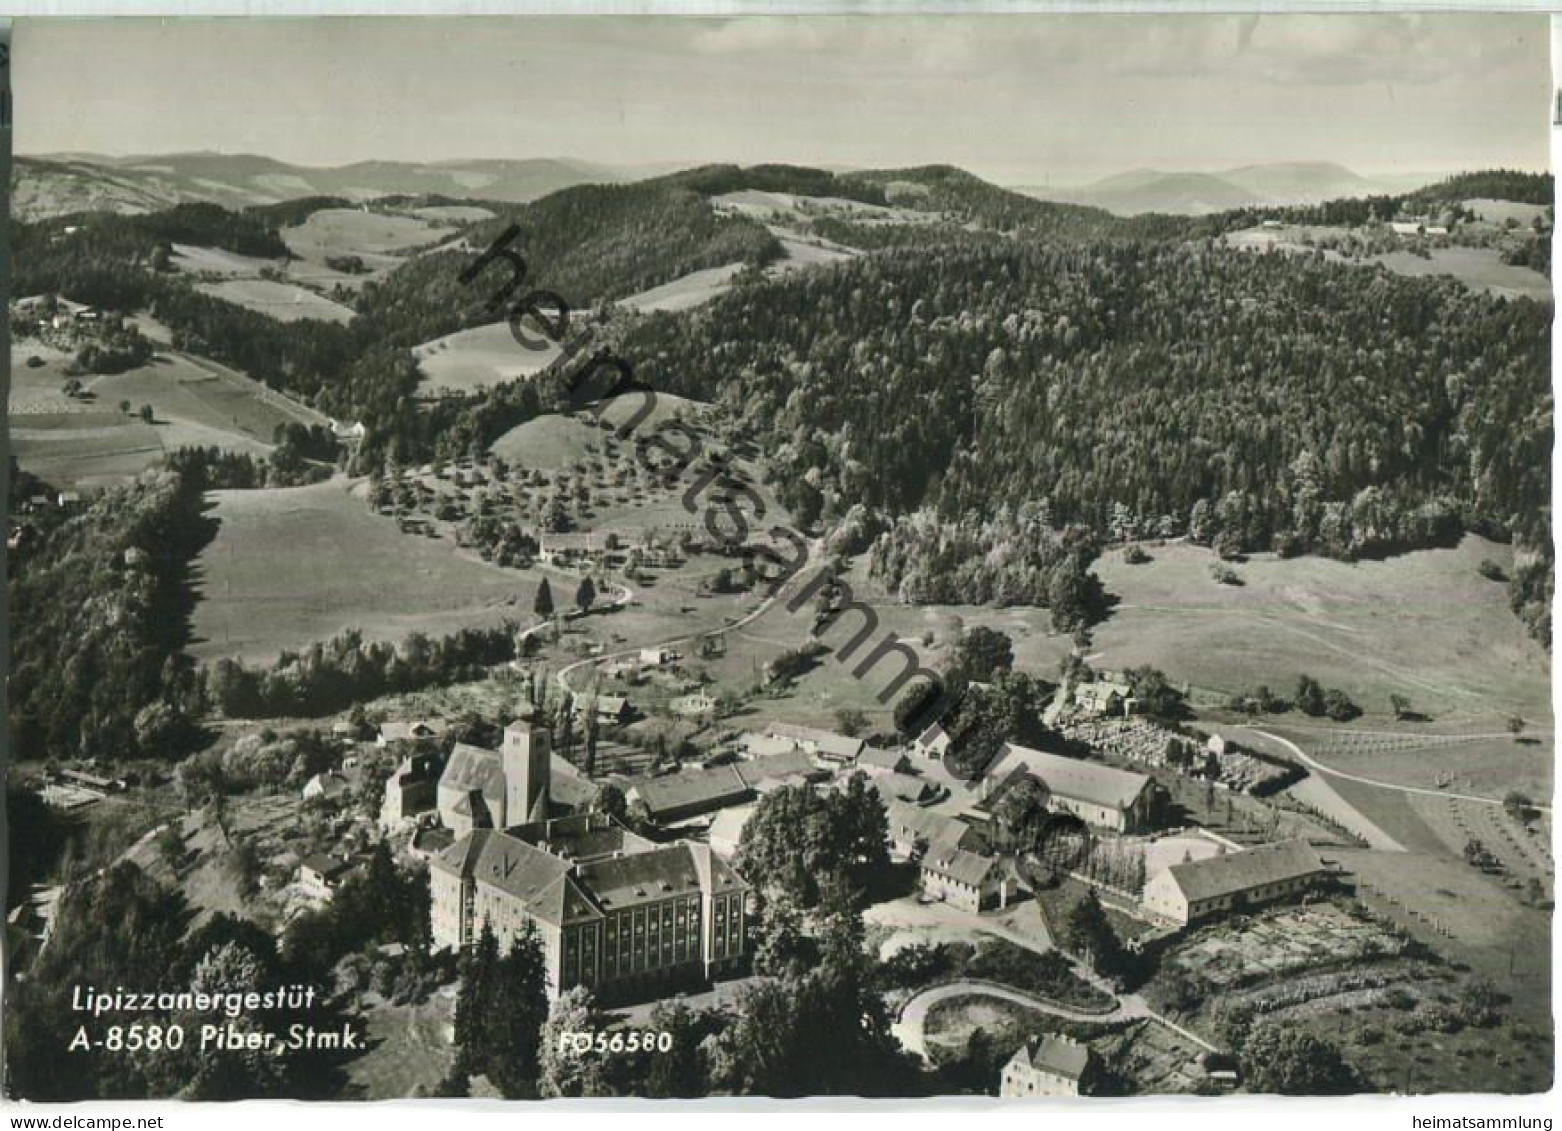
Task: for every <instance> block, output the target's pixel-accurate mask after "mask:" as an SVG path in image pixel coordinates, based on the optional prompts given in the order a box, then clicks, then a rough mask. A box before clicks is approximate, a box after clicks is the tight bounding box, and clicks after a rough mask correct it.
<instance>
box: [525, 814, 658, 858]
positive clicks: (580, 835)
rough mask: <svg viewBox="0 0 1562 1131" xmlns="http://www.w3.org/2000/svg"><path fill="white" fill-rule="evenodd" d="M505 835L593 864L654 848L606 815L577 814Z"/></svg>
mask: <svg viewBox="0 0 1562 1131" xmlns="http://www.w3.org/2000/svg"><path fill="white" fill-rule="evenodd" d="M505 831H506V832H507V833H509V834H510V835H511V836H514V837H518V838H519V839H521V840H524V841H525V842H526V843H527V844H532V845H536V846H537V847H539V848H541V849H542V850H543V851H545V852H548V853H551V854H552V855H554V856H560V857H563V858H564V859H566V860H580V861H587V860H596V859H600V858H602V857H605V856H612V855H613V854H614V853H631V852H648V851H650V850H651V849H652V848H654V847H656V846H655V845H654V844H652V843H651V842H650V841H648V840H646V839H645V837H643V836H639V835H637V834H635V833H633V832H631V831H629V830H628V829H626V828H624V826H623V825H620V824H619V823H618V822H617V821H615V820H613V818H612V817H610V816H608V815H607V814H606V813H578V814H575V815H574V816H570V817H559V818H555V819H553V820H547V821H535V822H532V823H530V824H525V825H517V826H515V827H514V828H510V829H506V830H505Z"/></svg>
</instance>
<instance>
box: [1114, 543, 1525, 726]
mask: <svg viewBox="0 0 1562 1131" xmlns="http://www.w3.org/2000/svg"><path fill="white" fill-rule="evenodd" d="M1150 553H1151V556H1152V557H1153V558H1154V560H1153V561H1152V562H1149V563H1146V564H1144V565H1137V566H1131V565H1126V564H1124V563H1123V561H1122V557H1121V555H1119V554H1111V555H1109V556H1108V557H1107V558H1106V559H1105V560H1103V561H1102V562H1101V563H1100V564H1099V565H1098V572H1099V573H1100V575H1101V579H1102V581H1103V582H1104V583H1105V585H1106V588H1107V591H1108V592H1109V593H1113V594H1116V595H1117V596H1118V597H1119V599H1120V603H1119V604H1118V606H1117V608H1116V610H1115V611H1114V612H1113V613H1112V615H1111V617H1110V618H1109V619H1108V620H1107V621H1106V622H1105V623H1103V624H1101V625H1100V626H1098V627H1097V628H1096V630H1095V644H1094V653H1095V654H1096V656H1097V659H1096V661H1095V662H1096V663H1097V664H1098V665H1100V666H1103V667H1108V668H1127V667H1133V666H1135V665H1138V664H1146V663H1147V664H1153V665H1155V666H1157V667H1160V668H1163V669H1164V670H1165V671H1166V672H1167V673H1168V674H1169V675H1170V676H1171V678H1172V679H1173V680H1176V681H1186V682H1190V683H1192V684H1194V685H1195V686H1197V687H1205V688H1210V689H1213V690H1217V691H1222V692H1232V691H1237V690H1248V689H1251V688H1252V687H1254V686H1255V685H1256V684H1260V683H1265V684H1268V685H1269V686H1270V687H1271V688H1272V689H1273V690H1275V691H1276V692H1278V693H1280V694H1284V695H1288V694H1290V693H1291V691H1292V690H1293V689H1294V687H1295V685H1296V678H1297V676H1298V674H1300V673H1303V672H1306V673H1307V674H1310V675H1312V676H1313V677H1314V678H1316V679H1318V680H1319V681H1321V682H1322V683H1323V684H1324V685H1325V686H1328V687H1339V688H1341V689H1342V690H1344V691H1345V692H1346V693H1347V694H1349V695H1350V696H1351V697H1352V698H1353V699H1354V700H1355V701H1356V702H1357V703H1358V704H1359V705H1360V706H1361V708H1362V709H1363V710H1364V711H1365V712H1366V713H1367V715H1368V717H1369V720H1370V719H1373V718H1376V719H1378V720H1381V719H1383V718H1384V717H1385V716H1388V715H1389V714H1390V704H1389V696H1390V695H1391V694H1400V695H1404V696H1406V697H1408V698H1409V699H1410V701H1411V703H1412V704H1413V706H1414V707H1415V708H1416V709H1417V710H1420V711H1422V712H1424V713H1426V714H1428V715H1430V716H1432V717H1433V718H1434V719H1435V720H1437V721H1438V722H1439V723H1440V724H1442V725H1443V726H1444V727H1447V728H1456V727H1467V728H1468V727H1480V728H1481V729H1486V730H1495V729H1498V728H1500V726H1501V725H1502V723H1503V721H1504V720H1505V719H1506V717H1507V716H1508V715H1510V714H1519V715H1521V716H1523V717H1524V718H1527V719H1531V720H1536V721H1537V722H1538V721H1540V720H1545V723H1544V725H1547V726H1549V719H1550V682H1551V679H1550V661H1549V659H1548V657H1547V656H1546V654H1545V652H1544V650H1543V649H1541V648H1540V647H1539V645H1537V644H1536V643H1535V642H1534V641H1532V640H1530V639H1529V638H1528V637H1526V636H1525V634H1524V632H1523V629H1522V628H1521V627H1520V625H1519V622H1518V620H1517V619H1516V618H1515V617H1514V616H1513V614H1512V613H1511V612H1510V611H1509V609H1508V604H1507V592H1506V589H1505V588H1504V586H1503V585H1502V584H1501V583H1498V582H1493V581H1489V580H1487V579H1485V578H1483V577H1482V576H1480V574H1478V573H1477V572H1476V567H1477V566H1478V565H1479V563H1480V562H1481V561H1482V559H1485V558H1490V559H1492V560H1494V561H1496V562H1497V563H1498V564H1499V565H1503V566H1505V567H1506V565H1507V564H1508V563H1509V562H1510V560H1511V553H1510V551H1509V549H1508V547H1506V546H1500V545H1497V544H1495V543H1491V542H1487V541H1485V540H1484V539H1480V538H1476V537H1474V536H1471V537H1467V538H1466V539H1465V540H1464V542H1463V543H1462V544H1461V545H1460V546H1459V547H1458V548H1456V549H1451V550H1423V551H1418V552H1416V553H1413V554H1405V555H1402V556H1400V557H1397V558H1391V559H1389V560H1388V561H1383V562H1360V563H1356V564H1346V563H1344V562H1336V561H1329V560H1327V559H1324V558H1313V557H1308V558H1295V559H1291V560H1287V561H1282V560H1280V559H1277V558H1275V557H1274V556H1273V555H1268V554H1260V555H1255V556H1254V557H1253V558H1252V559H1251V560H1250V561H1248V562H1246V563H1244V564H1241V565H1238V566H1237V567H1236V571H1237V573H1238V574H1239V575H1240V576H1241V578H1242V581H1243V584H1242V585H1240V586H1231V585H1221V584H1219V583H1217V582H1216V581H1214V580H1213V579H1212V578H1211V577H1210V574H1209V565H1210V563H1211V562H1212V561H1213V560H1214V556H1213V554H1211V553H1210V552H1209V551H1208V550H1204V549H1200V548H1198V547H1194V546H1185V545H1176V546H1163V547H1154V548H1151V550H1150ZM1483 724H1484V725H1483ZM1359 725H1363V726H1365V725H1368V723H1367V721H1363V722H1362V723H1360V724H1359Z"/></svg>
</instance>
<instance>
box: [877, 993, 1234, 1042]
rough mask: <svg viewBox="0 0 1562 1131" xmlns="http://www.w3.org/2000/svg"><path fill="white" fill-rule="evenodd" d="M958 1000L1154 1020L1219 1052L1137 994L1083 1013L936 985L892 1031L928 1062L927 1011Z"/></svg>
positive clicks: (1074, 1017) (1097, 1018) (1102, 1018)
mask: <svg viewBox="0 0 1562 1131" xmlns="http://www.w3.org/2000/svg"><path fill="white" fill-rule="evenodd" d="M957 997H989V998H996V999H997V1000H999V1001H1008V1002H1013V1003H1014V1004H1015V1005H1022V1006H1025V1007H1026V1008H1027V1009H1034V1010H1036V1011H1037V1012H1038V1013H1046V1014H1050V1015H1051V1016H1053V1017H1061V1018H1063V1019H1064V1020H1065V1021H1083V1022H1087V1023H1094V1024H1098V1025H1100V1024H1107V1023H1110V1022H1113V1021H1141V1020H1142V1021H1154V1022H1155V1023H1156V1024H1159V1025H1164V1026H1166V1028H1168V1029H1171V1030H1172V1031H1173V1032H1175V1033H1178V1034H1180V1035H1181V1036H1183V1037H1186V1038H1187V1039H1188V1040H1190V1041H1192V1042H1193V1043H1194V1044H1196V1045H1198V1046H1199V1047H1200V1048H1202V1049H1205V1050H1207V1051H1209V1052H1216V1051H1218V1050H1217V1049H1216V1048H1215V1046H1214V1045H1212V1044H1210V1043H1209V1042H1208V1041H1206V1040H1205V1039H1204V1038H1203V1037H1201V1036H1199V1035H1198V1034H1197V1033H1193V1032H1190V1031H1189V1030H1187V1029H1184V1028H1183V1027H1182V1026H1181V1025H1178V1024H1176V1023H1175V1022H1172V1021H1169V1020H1167V1019H1166V1018H1165V1017H1162V1016H1161V1015H1160V1014H1158V1013H1156V1012H1155V1011H1154V1010H1153V1009H1151V1008H1150V1007H1149V1005H1148V1004H1147V1003H1146V1002H1145V1000H1144V999H1143V998H1142V997H1140V996H1139V995H1138V994H1124V995H1122V996H1121V997H1118V998H1116V1001H1117V1004H1116V1005H1115V1006H1114V1007H1113V1008H1112V1010H1111V1011H1110V1012H1107V1013H1084V1012H1081V1011H1079V1010H1077V1009H1068V1008H1066V1007H1065V1006H1061V1005H1055V1004H1053V1003H1052V1002H1050V1001H1044V1000H1042V999H1041V998H1038V997H1033V996H1031V995H1030V994H1027V993H1023V992H1021V991H1020V990H1014V989H1009V988H1008V987H1006V986H994V985H988V984H987V983H984V982H950V983H948V984H947V985H942V986H934V987H933V988H932V989H927V990H923V991H922V992H921V993H919V994H917V996H916V997H914V998H912V999H911V1000H910V1001H908V1002H907V1003H906V1006H905V1008H904V1009H903V1010H901V1014H900V1019H899V1020H898V1021H896V1022H895V1023H894V1024H893V1025H892V1026H890V1031H891V1032H892V1033H894V1035H895V1037H896V1039H897V1040H899V1041H900V1043H901V1045H902V1046H904V1047H905V1048H906V1049H907V1050H909V1051H911V1052H914V1053H916V1054H917V1055H918V1056H920V1057H922V1058H923V1059H926V1058H927V1055H928V1052H927V1015H928V1012H929V1011H930V1010H931V1009H932V1008H933V1006H935V1005H937V1004H938V1003H939V1002H941V1001H948V1000H949V999H950V998H957Z"/></svg>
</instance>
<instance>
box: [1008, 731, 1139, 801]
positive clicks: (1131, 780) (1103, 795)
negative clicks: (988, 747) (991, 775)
mask: <svg viewBox="0 0 1562 1131" xmlns="http://www.w3.org/2000/svg"><path fill="white" fill-rule="evenodd" d="M999 757H1000V760H999V762H998V763H997V766H995V767H994V772H996V770H997V767H998V766H1008V765H1009V764H1010V763H1011V761H1014V762H1022V763H1024V765H1025V766H1026V767H1027V768H1028V769H1029V770H1030V772H1031V774H1032V775H1033V776H1034V777H1036V778H1037V779H1038V780H1039V781H1040V782H1041V783H1042V784H1043V785H1045V786H1046V787H1047V788H1048V789H1050V790H1051V791H1052V792H1053V793H1055V794H1056V795H1057V796H1059V797H1062V798H1066V799H1069V800H1073V801H1083V802H1086V803H1088V804H1091V805H1100V806H1103V807H1104V808H1107V809H1118V808H1126V807H1127V806H1129V805H1132V804H1133V803H1134V801H1135V800H1136V799H1137V798H1138V797H1139V795H1140V794H1141V793H1143V792H1144V791H1145V789H1146V788H1147V787H1148V786H1149V784H1150V779H1149V777H1147V776H1146V775H1144V774H1136V773H1134V772H1133V771H1132V770H1119V769H1118V768H1117V767H1115V766H1103V765H1102V764H1101V763H1099V762H1082V761H1080V760H1079V759H1078V758H1065V757H1064V756H1063V755H1061V754H1048V753H1046V752H1045V751H1042V750H1032V749H1031V748H1030V747H1028V746H1017V745H1016V744H1014V743H1012V742H1006V743H1004V747H1003V753H1002V754H1001V755H1000V756H999Z"/></svg>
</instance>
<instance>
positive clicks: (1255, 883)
mask: <svg viewBox="0 0 1562 1131" xmlns="http://www.w3.org/2000/svg"><path fill="white" fill-rule="evenodd" d="M1166 870H1167V871H1168V872H1169V873H1171V877H1172V879H1173V880H1174V881H1175V882H1176V884H1177V887H1178V888H1180V889H1181V890H1182V893H1183V895H1185V896H1187V897H1188V901H1189V902H1190V903H1191V902H1201V901H1203V900H1206V899H1220V898H1222V897H1224V896H1228V895H1237V894H1240V893H1241V892H1245V891H1251V890H1252V889H1253V888H1256V887H1261V886H1263V885H1264V884H1273V883H1280V882H1282V881H1285V880H1294V879H1298V878H1300V877H1302V876H1311V875H1318V874H1320V873H1322V872H1324V871H1326V869H1325V868H1324V866H1323V861H1322V860H1320V859H1319V858H1318V853H1317V852H1315V851H1314V850H1313V846H1312V845H1310V844H1308V843H1307V842H1306V841H1305V840H1303V839H1301V838H1299V837H1298V838H1297V839H1295V840H1282V841H1280V842H1278V843H1276V844H1262V845H1259V846H1258V847H1256V848H1248V849H1244V850H1243V851H1241V852H1228V853H1227V854H1226V855H1224V856H1208V857H1205V858H1204V859H1203V860H1190V861H1188V862H1187V863H1184V864H1173V865H1172V866H1171V867H1170V868H1168V869H1166Z"/></svg>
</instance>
